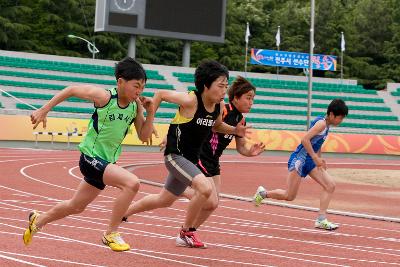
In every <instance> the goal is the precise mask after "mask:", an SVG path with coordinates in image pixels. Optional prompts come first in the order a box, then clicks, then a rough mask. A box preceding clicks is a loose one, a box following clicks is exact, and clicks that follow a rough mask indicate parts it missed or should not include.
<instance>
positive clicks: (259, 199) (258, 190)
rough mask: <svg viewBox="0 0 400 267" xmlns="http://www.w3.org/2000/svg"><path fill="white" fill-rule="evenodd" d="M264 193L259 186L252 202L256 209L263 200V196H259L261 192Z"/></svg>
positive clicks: (262, 188)
mask: <svg viewBox="0 0 400 267" xmlns="http://www.w3.org/2000/svg"><path fill="white" fill-rule="evenodd" d="M265 191H266V190H265V188H264V187H262V186H261V185H260V186H259V187H258V188H257V191H256V193H255V194H254V197H253V202H254V204H255V205H256V206H257V207H258V206H260V204H261V202H262V201H263V199H264V198H263V196H262V195H261V192H265Z"/></svg>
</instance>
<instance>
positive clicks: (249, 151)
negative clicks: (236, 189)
mask: <svg viewBox="0 0 400 267" xmlns="http://www.w3.org/2000/svg"><path fill="white" fill-rule="evenodd" d="M255 93H256V88H255V87H254V86H253V85H252V84H251V83H250V82H249V81H247V80H246V79H244V78H243V77H240V76H238V77H237V78H236V80H235V81H234V82H233V84H232V85H231V86H230V87H229V89H228V96H229V103H228V104H225V107H224V110H223V113H222V119H223V121H224V122H225V123H226V124H229V125H231V126H233V127H236V125H238V124H239V123H241V124H245V119H244V117H243V113H248V112H250V109H251V106H252V105H253V100H254V96H255ZM234 137H235V141H236V150H237V151H238V152H239V153H240V154H242V155H243V156H246V157H253V156H257V155H259V154H261V153H262V152H263V151H264V148H265V145H264V144H263V143H258V144H252V145H246V140H245V138H244V137H239V136H235V135H232V134H222V133H216V132H211V133H210V134H209V136H208V138H207V141H206V142H204V143H203V146H202V149H201V152H200V160H199V162H198V164H197V166H198V167H199V169H200V170H201V171H202V173H203V174H204V175H205V176H206V177H207V178H208V179H209V180H210V182H211V184H212V187H213V190H212V193H211V195H210V196H209V197H208V199H207V202H206V204H205V205H204V206H203V207H202V209H201V211H200V213H199V215H198V216H197V218H196V220H195V223H194V227H195V228H196V229H197V228H198V227H199V226H200V225H202V224H203V223H204V222H205V221H206V220H207V218H208V217H209V216H210V215H211V213H212V212H213V211H214V210H215V209H216V208H217V207H218V202H219V197H218V195H219V192H220V187H221V176H220V164H219V158H220V157H221V155H222V153H223V151H224V150H225V148H226V147H227V146H228V145H229V144H230V142H231V141H232V139H233V138H234ZM182 195H183V196H185V197H186V198H188V199H191V198H192V197H193V196H194V190H193V189H192V188H187V189H186V190H185V192H184V193H183V194H182ZM176 243H177V245H179V244H180V243H182V240H180V237H179V236H178V237H177V239H176Z"/></svg>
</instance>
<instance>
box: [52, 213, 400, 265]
mask: <svg viewBox="0 0 400 267" xmlns="http://www.w3.org/2000/svg"><path fill="white" fill-rule="evenodd" d="M70 217H72V216H70ZM74 217H78V216H74ZM79 217H81V218H86V219H79V218H73V219H76V220H81V221H85V222H89V223H92V224H93V223H94V222H93V221H92V220H93V218H92V217H91V218H87V217H83V216H79ZM152 217H154V216H152ZM170 219H171V220H172V219H173V218H170ZM96 220H103V221H105V219H100V218H98V219H96ZM158 221H159V219H158ZM174 222H175V221H174ZM94 224H101V223H94ZM52 225H55V224H52ZM101 225H106V224H101ZM149 226H152V227H154V226H155V225H152V224H150V225H149ZM159 226H160V227H164V228H165V226H164V225H159ZM69 227H76V226H69ZM174 228H175V227H174ZM121 229H125V230H129V231H138V230H133V229H130V228H126V227H121ZM224 230H225V229H224ZM139 232H142V233H148V234H149V235H155V233H151V232H146V231H139ZM216 232H217V233H218V232H220V231H216ZM246 234H249V233H246ZM156 235H158V234H156ZM253 236H254V235H253ZM265 237H266V236H261V238H265ZM168 238H169V239H173V238H174V237H168ZM311 243H312V244H317V245H318V246H321V245H322V246H325V243H322V242H311ZM209 244H210V245H216V246H220V247H227V246H235V245H232V244H212V243H209ZM340 246H341V245H336V246H335V247H338V248H341V247H340ZM236 247H240V246H236ZM232 249H237V248H233V247H232ZM246 249H247V248H246ZM251 249H252V250H253V249H255V250H257V249H258V250H262V249H260V248H251ZM352 250H357V251H363V252H371V253H379V254H385V255H390V256H400V255H397V254H389V253H381V252H375V251H366V250H361V249H352ZM267 251H270V249H267ZM249 252H251V251H249ZM278 252H279V253H290V252H288V251H278ZM292 253H293V252H292ZM268 255H270V254H268ZM301 255H306V254H304V253H301ZM314 256H315V257H321V255H314ZM322 257H323V256H322ZM328 258H332V257H329V256H328ZM334 258H335V257H334ZM353 260H357V259H353ZM361 261H364V260H361ZM365 261H367V262H368V260H365ZM373 262H374V263H377V261H373ZM387 264H391V263H387Z"/></svg>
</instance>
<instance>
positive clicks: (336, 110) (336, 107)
mask: <svg viewBox="0 0 400 267" xmlns="http://www.w3.org/2000/svg"><path fill="white" fill-rule="evenodd" d="M331 112H332V113H333V115H335V116H343V117H346V116H347V115H348V114H349V108H348V107H347V106H346V103H345V102H344V101H343V100H342V99H339V98H337V99H333V100H332V102H331V103H330V104H329V106H328V110H327V111H326V114H328V115H329V114H330V113H331Z"/></svg>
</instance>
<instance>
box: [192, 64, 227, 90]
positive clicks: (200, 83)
mask: <svg viewBox="0 0 400 267" xmlns="http://www.w3.org/2000/svg"><path fill="white" fill-rule="evenodd" d="M221 76H225V77H226V78H227V79H229V71H228V69H227V68H226V67H225V66H224V65H222V64H221V63H219V62H217V61H215V60H205V61H203V62H201V63H200V65H199V66H198V67H197V68H196V71H195V73H194V84H195V85H196V89H197V91H198V92H199V93H200V94H201V93H203V91H204V86H206V87H207V88H210V86H211V84H212V83H213V82H214V81H215V80H216V79H218V78H219V77H221Z"/></svg>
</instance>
